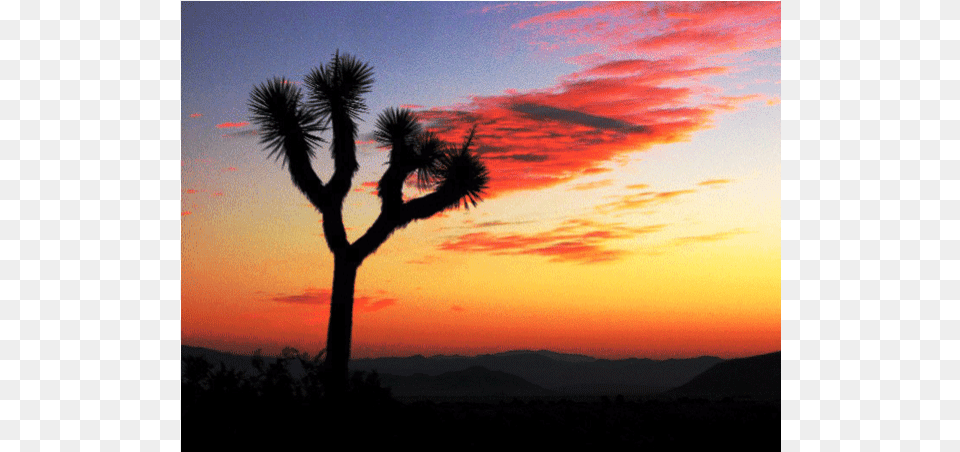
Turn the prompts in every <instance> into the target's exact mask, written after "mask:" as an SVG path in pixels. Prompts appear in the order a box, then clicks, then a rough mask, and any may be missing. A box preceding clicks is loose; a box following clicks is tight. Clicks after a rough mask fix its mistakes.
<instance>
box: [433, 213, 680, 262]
mask: <svg viewBox="0 0 960 452" xmlns="http://www.w3.org/2000/svg"><path fill="white" fill-rule="evenodd" d="M665 226H666V225H663V224H656V225H650V226H644V227H639V228H637V227H628V226H624V225H622V224H603V223H597V222H594V221H592V220H567V221H566V222H564V223H563V224H562V225H561V226H559V227H557V228H556V229H553V230H551V231H547V232H544V233H537V234H493V233H490V232H474V233H470V234H464V235H461V236H460V237H457V238H456V239H453V240H448V241H446V242H444V243H442V244H440V246H439V248H440V249H442V250H447V251H461V252H484V253H491V254H495V255H538V256H545V257H549V258H550V261H552V262H575V263H580V264H591V263H598V262H606V261H612V260H616V259H619V258H621V257H623V256H624V255H626V254H627V252H626V251H624V250H619V249H609V248H607V247H606V246H605V244H606V243H605V242H607V241H610V240H615V239H626V238H632V237H638V236H640V235H644V234H650V233H653V232H657V231H659V230H661V229H663V228H664V227H665Z"/></svg>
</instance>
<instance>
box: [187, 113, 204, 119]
mask: <svg viewBox="0 0 960 452" xmlns="http://www.w3.org/2000/svg"><path fill="white" fill-rule="evenodd" d="M201 116H203V115H202V114H200V113H190V117H191V118H199V117H201Z"/></svg>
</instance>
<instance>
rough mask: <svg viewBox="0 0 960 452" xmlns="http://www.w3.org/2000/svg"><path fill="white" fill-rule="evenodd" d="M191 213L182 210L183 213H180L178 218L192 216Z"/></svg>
mask: <svg viewBox="0 0 960 452" xmlns="http://www.w3.org/2000/svg"><path fill="white" fill-rule="evenodd" d="M192 213H193V212H191V211H189V210H184V211H182V212H180V216H181V217H183V216H187V215H190V214H192Z"/></svg>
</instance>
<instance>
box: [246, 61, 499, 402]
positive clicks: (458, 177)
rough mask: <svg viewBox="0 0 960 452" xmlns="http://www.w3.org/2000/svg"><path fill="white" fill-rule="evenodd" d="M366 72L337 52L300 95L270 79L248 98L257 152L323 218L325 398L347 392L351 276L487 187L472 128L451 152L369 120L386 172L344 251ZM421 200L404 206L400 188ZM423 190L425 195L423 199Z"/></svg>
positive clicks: (414, 131) (389, 113)
mask: <svg viewBox="0 0 960 452" xmlns="http://www.w3.org/2000/svg"><path fill="white" fill-rule="evenodd" d="M372 84H373V69H372V68H371V67H370V66H369V65H368V64H366V63H361V62H360V61H359V60H357V59H356V58H354V57H352V56H350V55H347V54H344V55H340V53H339V52H337V53H336V54H335V55H334V56H333V58H332V59H331V60H330V62H329V63H328V64H327V65H326V66H324V65H322V64H321V65H320V67H318V68H315V69H313V70H312V71H311V72H310V73H309V74H308V75H307V76H306V77H305V79H304V86H305V87H306V88H307V95H306V99H304V98H303V97H302V94H301V91H300V88H298V87H297V86H296V85H295V84H293V83H292V82H290V81H288V80H286V79H284V78H274V79H272V80H269V81H267V82H265V83H262V84H260V85H259V86H257V87H255V88H254V89H253V92H252V93H251V99H250V110H251V113H252V121H253V122H254V123H255V124H257V125H258V126H259V127H260V134H261V137H262V140H261V143H262V144H264V145H266V146H267V149H268V150H269V151H270V154H269V155H270V156H271V157H276V159H277V160H282V164H284V165H286V166H287V168H288V169H289V171H290V176H291V178H292V179H293V184H294V185H296V186H297V188H298V189H299V190H300V191H301V192H303V194H304V195H305V196H306V197H307V199H309V200H310V203H311V204H313V206H314V207H316V209H317V210H318V211H319V212H320V213H321V214H322V215H323V236H324V238H325V239H326V242H327V246H328V247H329V248H330V251H331V252H332V253H333V261H334V270H333V293H332V295H331V300H330V323H329V327H328V330H327V355H326V360H325V366H326V368H327V375H328V378H329V380H328V388H327V390H328V391H329V392H330V393H331V394H334V395H335V394H343V392H344V391H345V390H346V385H347V363H348V361H349V359H350V335H351V330H352V326H353V294H354V287H355V283H356V278H357V269H358V268H359V267H360V265H361V264H362V263H363V261H364V259H366V258H367V257H368V256H370V255H371V254H373V252H375V251H376V250H377V248H378V247H379V246H380V245H381V244H382V243H383V242H384V241H386V240H387V238H389V237H390V235H391V234H393V232H394V231H396V230H397V229H398V228H402V227H404V226H406V225H407V224H409V223H410V222H411V221H414V220H422V219H425V218H429V217H431V216H433V215H434V214H436V213H439V212H441V211H444V210H446V209H450V208H459V207H460V206H461V205H462V206H463V207H465V208H469V206H471V205H472V206H474V207H475V206H476V205H477V203H478V202H480V201H481V198H482V196H483V195H484V191H485V190H486V188H487V183H488V180H489V177H488V173H487V169H486V166H485V165H484V164H483V163H482V162H481V161H480V159H479V157H477V155H476V154H474V153H472V152H470V146H471V144H472V143H473V138H474V132H475V130H476V127H474V129H473V130H471V131H470V133H469V134H468V135H467V137H466V139H465V140H464V142H463V144H462V145H460V146H452V145H448V144H446V143H444V142H443V141H441V140H440V139H438V138H437V136H436V135H434V134H432V133H430V132H426V131H424V130H423V129H422V127H421V126H420V124H419V123H418V121H417V118H416V117H415V115H414V114H413V112H411V111H410V110H405V109H393V108H391V109H387V110H386V111H385V112H383V113H382V114H380V116H379V117H378V118H377V123H376V131H375V137H376V140H377V142H378V143H379V144H380V145H381V146H386V147H389V148H390V157H389V162H388V166H387V170H386V171H385V172H384V173H383V176H382V177H381V178H380V181H379V185H378V192H379V197H380V200H381V209H380V215H379V216H378V217H377V219H376V220H375V221H374V222H373V224H372V225H371V226H370V228H369V229H368V230H367V231H366V233H364V234H363V235H362V236H361V237H360V238H358V239H357V240H355V241H354V242H353V243H350V242H349V241H348V240H347V235H346V230H345V228H344V225H343V212H342V209H343V200H344V198H345V197H346V195H347V193H348V192H349V191H350V186H351V184H352V181H353V176H354V174H355V173H356V171H357V150H356V138H357V125H356V121H359V119H360V114H361V113H364V112H366V111H367V107H366V104H365V103H364V100H363V97H362V96H363V94H366V93H368V92H370V87H371V85H372ZM327 130H330V131H331V132H332V139H331V140H330V152H331V154H332V157H333V162H334V171H333V175H332V176H331V178H330V180H329V181H328V182H327V183H326V184H324V183H323V182H322V181H321V180H320V178H319V177H318V176H317V174H316V172H314V170H313V167H312V166H311V159H312V157H313V156H314V154H315V148H316V147H317V146H318V145H320V144H321V143H323V142H325V140H324V139H323V138H321V136H320V135H321V134H322V133H323V132H325V131H327ZM411 177H412V178H414V179H415V182H416V184H417V186H418V187H419V188H420V189H422V190H427V191H430V192H429V193H428V194H426V195H423V196H421V197H419V198H415V199H410V200H404V197H403V186H404V183H405V182H406V181H407V179H408V178H411ZM431 190H432V191H431Z"/></svg>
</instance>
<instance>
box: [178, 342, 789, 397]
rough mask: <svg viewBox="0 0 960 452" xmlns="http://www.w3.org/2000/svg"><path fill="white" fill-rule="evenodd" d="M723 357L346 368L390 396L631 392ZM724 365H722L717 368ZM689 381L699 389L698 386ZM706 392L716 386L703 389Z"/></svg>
mask: <svg viewBox="0 0 960 452" xmlns="http://www.w3.org/2000/svg"><path fill="white" fill-rule="evenodd" d="M181 353H182V355H183V356H201V357H204V358H205V359H207V360H208V361H210V362H212V363H214V364H215V365H217V366H218V365H219V363H224V365H225V366H226V367H227V368H229V369H234V370H240V371H243V372H245V373H247V374H248V375H252V374H254V373H255V370H254V368H253V365H252V364H251V362H250V360H251V358H252V357H251V356H242V355H235V354H231V353H224V352H220V351H216V350H210V349H206V348H202V347H191V346H187V345H184V346H182V347H181ZM263 359H264V362H265V364H266V365H270V364H271V363H273V362H274V361H275V360H276V358H275V357H269V356H264V357H263ZM744 359H749V358H744ZM732 361H740V360H732ZM723 363H725V362H724V361H723V360H722V359H720V358H717V357H713V356H703V357H699V358H689V359H666V360H652V359H645V358H644V359H637V358H630V359H620V360H608V359H597V358H593V357H590V356H585V355H575V354H564V353H557V352H552V351H548V350H539V351H531V350H516V351H509V352H503V353H494V354H487V355H479V356H474V357H468V356H457V355H454V356H449V355H446V356H445V355H438V356H433V357H429V358H428V357H424V356H422V355H416V356H410V357H405V358H373V359H357V360H353V361H351V362H350V369H351V371H372V370H376V371H377V373H379V374H380V377H381V381H382V382H383V384H384V386H387V387H390V388H391V389H392V391H393V394H394V395H397V396H401V397H402V396H436V395H442V394H448V395H451V396H454V395H458V396H459V395H462V396H487V395H498V394H500V395H502V394H508V395H509V394H515V395H516V396H521V395H522V396H538V395H547V394H554V395H560V396H593V395H616V394H623V395H626V396H630V395H652V394H659V393H664V391H667V390H669V389H671V388H678V387H680V386H682V385H685V384H687V383H688V382H689V383H692V380H694V377H697V376H698V375H700V374H702V373H703V372H704V371H706V370H707V369H711V368H713V367H714V366H715V365H719V364H723ZM766 367H769V366H766ZM288 369H290V373H291V374H292V375H293V376H294V377H300V376H302V375H303V369H302V367H301V366H300V363H299V362H297V360H291V361H289V362H288ZM723 369H724V368H721V371H723ZM776 372H777V378H776V384H775V386H776V387H775V389H776V391H775V393H776V394H777V397H778V398H779V390H780V389H779V354H778V355H777V367H776ZM718 378H720V379H721V380H723V379H724V378H728V377H724V376H723V373H721V376H720V377H718ZM458 379H459V380H458ZM724 381H726V380H724ZM705 384H708V385H709V384H715V383H709V382H708V383H705ZM728 386H729V385H728ZM478 388H481V389H478ZM693 388H694V389H695V390H698V391H699V390H700V389H698V388H697V387H696V386H694V387H693ZM765 390H766V389H765ZM704 391H707V392H710V391H713V390H712V389H709V388H707V389H704ZM714 392H716V391H714ZM721 392H722V391H721ZM677 395H679V393H677Z"/></svg>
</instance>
